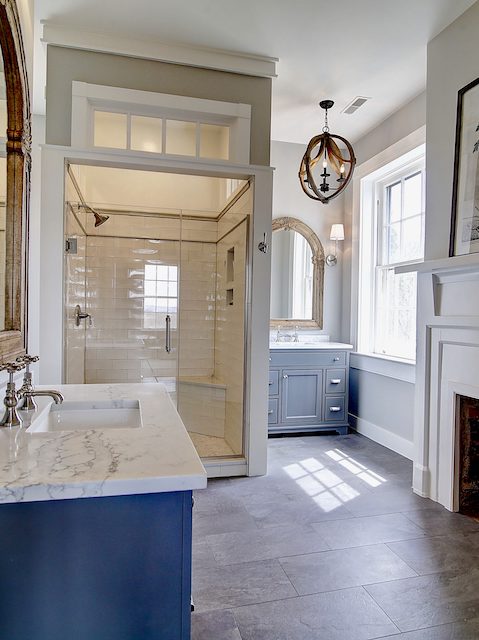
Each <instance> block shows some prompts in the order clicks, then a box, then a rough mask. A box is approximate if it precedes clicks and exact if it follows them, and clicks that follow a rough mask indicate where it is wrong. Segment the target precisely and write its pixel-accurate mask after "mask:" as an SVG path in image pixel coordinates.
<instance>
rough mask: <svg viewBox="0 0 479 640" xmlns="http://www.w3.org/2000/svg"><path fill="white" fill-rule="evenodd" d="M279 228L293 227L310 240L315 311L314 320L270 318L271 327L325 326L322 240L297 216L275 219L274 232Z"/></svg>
mask: <svg viewBox="0 0 479 640" xmlns="http://www.w3.org/2000/svg"><path fill="white" fill-rule="evenodd" d="M279 229H292V230H294V231H297V232H298V233H300V234H301V235H302V236H303V237H304V238H305V239H306V240H307V242H308V244H309V246H310V247H311V251H312V254H313V257H312V261H313V313H312V316H313V318H312V320H299V319H298V320H294V319H292V320H291V319H286V318H283V319H281V318H274V319H270V326H271V327H278V326H279V325H281V326H282V327H294V326H299V327H316V328H318V327H319V328H320V329H322V328H323V288H324V249H323V245H322V244H321V240H320V239H319V238H318V236H317V235H316V234H315V233H314V231H313V230H312V229H311V228H310V227H308V225H307V224H305V223H304V222H301V220H297V219H296V218H287V217H284V218H275V219H273V232H274V231H278V230H279Z"/></svg>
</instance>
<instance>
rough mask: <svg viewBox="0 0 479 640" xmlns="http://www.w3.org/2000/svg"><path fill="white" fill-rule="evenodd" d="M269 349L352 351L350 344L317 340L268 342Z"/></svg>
mask: <svg viewBox="0 0 479 640" xmlns="http://www.w3.org/2000/svg"><path fill="white" fill-rule="evenodd" d="M269 348H270V349H288V350H291V349H301V350H302V349H321V350H324V349H352V348H353V345H352V344H346V343H345V342H326V341H324V340H317V341H316V342H313V341H311V342H270V343H269Z"/></svg>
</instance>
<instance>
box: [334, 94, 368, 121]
mask: <svg viewBox="0 0 479 640" xmlns="http://www.w3.org/2000/svg"><path fill="white" fill-rule="evenodd" d="M368 100H371V98H365V97H364V96H357V97H356V98H354V100H353V101H352V102H350V103H349V104H348V106H347V107H345V108H344V109H343V110H342V111H341V113H346V114H347V115H348V116H350V115H351V114H352V113H354V112H355V111H357V110H358V109H359V107H362V106H363V104H364V103H365V102H367V101H368Z"/></svg>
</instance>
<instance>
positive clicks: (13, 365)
mask: <svg viewBox="0 0 479 640" xmlns="http://www.w3.org/2000/svg"><path fill="white" fill-rule="evenodd" d="M24 366H25V364H24V363H23V362H2V364H0V371H7V372H8V374H9V379H8V382H7V388H6V391H5V398H4V399H3V404H4V405H5V413H4V414H3V418H2V419H1V420H0V427H19V426H20V425H21V424H22V421H21V420H20V416H19V415H18V413H17V402H18V396H17V392H16V390H15V381H14V380H13V376H14V374H15V373H17V371H21V370H22V369H23V368H24Z"/></svg>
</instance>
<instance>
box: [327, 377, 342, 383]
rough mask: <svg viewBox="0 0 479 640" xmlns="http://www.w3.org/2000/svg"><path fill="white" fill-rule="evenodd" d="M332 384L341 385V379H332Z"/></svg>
mask: <svg viewBox="0 0 479 640" xmlns="http://www.w3.org/2000/svg"><path fill="white" fill-rule="evenodd" d="M330 383H331V384H341V378H331V380H330Z"/></svg>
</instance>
